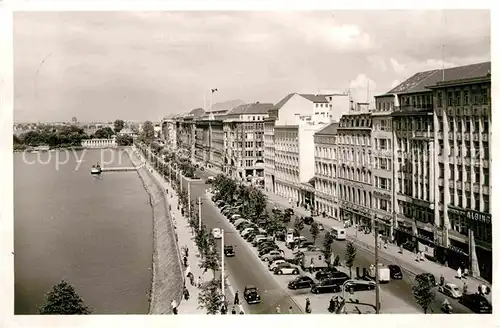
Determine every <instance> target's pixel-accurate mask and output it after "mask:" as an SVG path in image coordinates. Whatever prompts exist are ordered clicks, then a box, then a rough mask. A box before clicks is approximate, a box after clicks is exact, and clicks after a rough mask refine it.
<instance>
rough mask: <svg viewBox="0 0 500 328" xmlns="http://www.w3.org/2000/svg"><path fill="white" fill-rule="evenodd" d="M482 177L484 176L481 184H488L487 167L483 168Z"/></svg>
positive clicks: (488, 174)
mask: <svg viewBox="0 0 500 328" xmlns="http://www.w3.org/2000/svg"><path fill="white" fill-rule="evenodd" d="M483 178H484V181H483V185H485V186H489V184H490V172H489V169H488V168H483ZM478 182H479V181H478Z"/></svg>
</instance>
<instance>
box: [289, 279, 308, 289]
mask: <svg viewBox="0 0 500 328" xmlns="http://www.w3.org/2000/svg"><path fill="white" fill-rule="evenodd" d="M312 286H314V280H312V278H310V277H308V276H299V277H297V278H295V279H293V280H292V281H290V282H289V283H288V289H304V288H311V287H312Z"/></svg>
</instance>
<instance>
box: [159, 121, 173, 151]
mask: <svg viewBox="0 0 500 328" xmlns="http://www.w3.org/2000/svg"><path fill="white" fill-rule="evenodd" d="M173 118H174V115H170V116H167V117H165V118H163V120H162V124H161V126H162V135H163V139H164V140H165V143H166V145H167V146H169V147H170V148H171V149H175V148H176V147H177V132H176V130H175V127H176V124H175V121H174V119H173Z"/></svg>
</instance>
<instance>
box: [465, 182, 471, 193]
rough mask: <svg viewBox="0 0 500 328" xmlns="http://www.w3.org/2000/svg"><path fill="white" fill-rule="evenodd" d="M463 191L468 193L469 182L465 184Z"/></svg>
mask: <svg viewBox="0 0 500 328" xmlns="http://www.w3.org/2000/svg"><path fill="white" fill-rule="evenodd" d="M465 191H470V182H466V183H465Z"/></svg>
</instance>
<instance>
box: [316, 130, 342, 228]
mask: <svg viewBox="0 0 500 328" xmlns="http://www.w3.org/2000/svg"><path fill="white" fill-rule="evenodd" d="M337 127H338V123H331V124H329V125H328V126H326V127H325V128H323V129H321V130H320V131H318V132H316V134H315V135H314V163H315V165H314V166H315V180H314V198H315V208H316V209H317V210H318V213H320V214H321V215H324V216H329V217H332V218H338V217H339V215H338V213H339V209H338V203H337V201H338V184H337V165H338V163H337Z"/></svg>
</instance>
